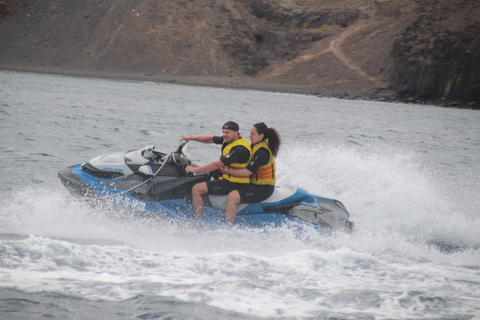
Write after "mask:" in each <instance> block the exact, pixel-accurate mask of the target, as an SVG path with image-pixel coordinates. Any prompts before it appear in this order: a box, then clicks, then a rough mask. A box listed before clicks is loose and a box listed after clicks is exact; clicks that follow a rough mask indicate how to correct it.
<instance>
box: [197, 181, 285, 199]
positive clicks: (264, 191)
mask: <svg viewBox="0 0 480 320" xmlns="http://www.w3.org/2000/svg"><path fill="white" fill-rule="evenodd" d="M206 184H207V189H208V194H213V195H217V196H225V195H227V194H229V193H230V192H232V191H233V190H237V191H238V193H239V194H240V203H253V202H260V201H263V200H265V199H267V198H268V197H270V196H271V195H272V193H273V191H275V186H272V185H256V184H250V183H235V182H230V181H228V180H212V181H208V182H206Z"/></svg>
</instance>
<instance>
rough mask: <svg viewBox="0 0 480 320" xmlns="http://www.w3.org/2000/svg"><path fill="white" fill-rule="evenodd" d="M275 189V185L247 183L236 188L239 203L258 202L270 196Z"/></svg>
mask: <svg viewBox="0 0 480 320" xmlns="http://www.w3.org/2000/svg"><path fill="white" fill-rule="evenodd" d="M273 191H275V186H272V185H268V184H267V185H258V184H247V185H245V186H244V187H243V188H241V189H239V190H238V193H239V194H240V203H253V202H260V201H263V200H265V199H267V198H268V197H270V196H271V195H272V194H273Z"/></svg>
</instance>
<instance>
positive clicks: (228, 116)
mask: <svg viewBox="0 0 480 320" xmlns="http://www.w3.org/2000/svg"><path fill="white" fill-rule="evenodd" d="M227 120H236V121H237V122H238V123H239V124H240V127H241V132H242V133H243V134H244V135H245V136H248V131H249V128H250V126H251V125H252V124H253V123H255V122H258V121H265V122H266V123H267V124H268V125H270V126H273V127H275V128H276V129H277V130H278V131H279V132H280V134H281V137H282V138H283V145H282V148H281V150H280V154H279V156H278V160H277V165H278V176H279V183H280V184H297V185H299V186H301V187H303V188H305V189H307V190H309V191H310V192H311V193H314V194H318V195H322V196H326V197H330V198H335V199H339V200H341V201H342V202H343V203H344V204H345V205H346V207H347V209H349V211H350V213H351V216H352V220H354V221H355V223H356V229H357V231H356V233H355V234H353V235H344V234H335V235H333V236H332V237H331V238H320V237H318V236H316V235H311V234H310V235H308V236H307V237H305V239H308V240H302V239H299V238H296V237H295V236H294V235H292V234H291V233H290V231H288V230H277V231H272V232H269V233H263V232H253V231H225V230H208V231H205V230H196V229H191V228H185V227H182V226H178V225H176V226H173V225H171V224H168V223H165V222H163V221H158V220H155V219H141V218H139V217H138V216H136V214H135V213H134V212H130V211H121V210H120V211H119V210H118V209H112V208H110V207H108V206H102V205H98V206H96V207H92V206H88V205H86V204H84V203H82V202H78V201H75V200H74V198H72V197H71V196H70V195H69V194H68V192H67V191H66V189H65V188H64V187H63V186H62V185H61V183H60V181H59V180H58V178H57V171H58V170H60V169H61V168H63V167H66V166H68V165H71V164H75V163H79V162H83V161H85V160H88V159H90V158H92V157H94V156H97V155H100V154H104V153H110V152H115V151H122V150H127V149H134V148H139V147H142V146H145V145H149V144H156V145H157V146H158V147H159V148H160V149H163V150H165V151H171V150H173V149H176V147H177V145H178V140H179V138H180V136H181V135H182V134H185V133H187V134H220V133H221V130H220V128H221V125H222V124H223V123H224V122H225V121H227ZM0 132H1V133H0V134H1V139H0V318H1V319H40V318H53V319H65V318H68V319H91V318H96V319H166V318H185V319H229V318H235V319H252V318H282V319H285V318H287V319H290V318H316V319H323V318H341V319H386V318H388V319H419V318H420V319H472V318H473V319H475V318H479V317H480V231H479V230H480V212H479V211H480V210H479V209H478V208H479V206H480V197H479V194H480V186H479V177H480V112H478V111H473V110H458V109H445V108H438V107H433V106H417V105H404V104H387V103H374V102H362V101H344V100H334V99H323V98H316V97H312V96H303V95H290V94H278V93H267V92H255V91H235V90H223V89H213V88H203V87H186V86H175V85H167V84H154V83H147V82H145V83H141V82H122V81H107V80H98V79H79V78H70V77H59V76H47V75H36V74H27V73H12V72H0ZM190 150H191V152H192V154H193V155H194V158H195V159H194V160H195V161H196V162H198V163H201V164H202V163H206V162H209V161H212V160H213V159H216V158H217V157H218V155H219V149H218V147H216V146H212V145H203V144H200V143H197V144H195V143H194V142H193V143H190Z"/></svg>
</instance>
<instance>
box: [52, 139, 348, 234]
mask: <svg viewBox="0 0 480 320" xmlns="http://www.w3.org/2000/svg"><path fill="white" fill-rule="evenodd" d="M190 158H191V157H190V155H189V152H188V144H187V143H185V142H183V143H182V144H181V145H180V146H179V147H178V149H177V150H175V151H172V152H170V153H163V152H160V151H158V150H157V149H156V147H155V146H153V145H150V146H147V147H144V148H142V149H138V150H132V151H126V152H118V153H112V154H106V155H102V156H99V157H95V158H93V159H91V160H89V161H87V162H84V163H81V164H76V165H73V166H70V167H67V168H65V169H62V170H60V171H59V173H58V175H59V177H60V180H61V181H62V183H63V184H64V185H65V187H67V189H69V190H70V191H71V192H72V193H74V194H76V195H79V196H82V197H86V198H87V199H96V200H104V201H108V202H112V203H115V204H117V205H121V206H124V207H127V208H131V209H134V210H137V211H142V212H145V213H148V214H152V215H155V216H158V217H161V218H168V219H174V220H178V221H184V222H189V223H194V224H200V225H210V226H216V227H222V228H223V227H225V224H224V221H225V207H226V197H227V196H214V195H208V196H206V197H205V205H206V206H205V208H204V215H203V220H195V219H194V214H193V208H192V203H191V189H192V187H193V185H195V184H196V183H198V182H204V181H209V180H211V179H212V176H213V173H209V172H206V173H196V174H191V173H189V174H187V173H186V172H185V167H186V166H188V165H194V163H192V161H191V160H190ZM349 218H350V215H349V213H348V211H347V210H346V209H345V207H344V206H343V204H342V203H341V202H340V201H338V200H334V199H329V198H324V197H320V196H316V195H312V194H309V193H308V192H307V191H306V190H304V189H302V188H300V187H296V186H292V185H283V186H276V188H275V191H274V193H273V194H272V196H270V197H269V198H268V199H266V200H264V201H262V202H259V203H250V204H239V205H237V217H236V219H235V222H234V225H233V227H237V228H240V227H241V228H267V227H283V226H297V227H298V226H301V227H311V228H314V229H316V230H317V231H321V232H322V233H323V232H328V231H332V230H339V229H341V230H345V231H347V232H350V231H351V230H352V227H353V222H351V221H350V220H349Z"/></svg>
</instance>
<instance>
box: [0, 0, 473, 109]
mask: <svg viewBox="0 0 480 320" xmlns="http://www.w3.org/2000/svg"><path fill="white" fill-rule="evenodd" d="M479 26H480V3H479V2H478V1H476V0H452V1H450V0H420V1H413V0H377V1H374V0H344V1H339V0H321V1H313V0H277V1H273V0H242V1H240V0H216V1H213V0H211V1H209V0H197V1H196V0H169V1H166V0H138V1H127V0H115V1H113V0H95V1H94V0H85V1H81V2H80V1H67V0H36V1H32V0H5V1H0V68H6V69H16V70H27V71H42V72H52V73H65V74H78V75H90V76H95V75H99V76H100V75H103V76H106V77H124V78H136V79H148V80H150V81H177V82H178V83H202V84H212V85H215V84H217V85H224V86H236V87H244V88H259V89H267V90H280V91H290V92H305V93H316V94H321V95H330V96H338V97H345V98H355V97H358V98H372V99H383V100H399V99H400V100H405V101H413V102H429V103H443V104H450V105H455V106H460V107H472V108H480V97H479V79H478V77H479V75H480V70H479V66H480V56H479V52H480V50H479V49H480V44H479V34H480V28H479Z"/></svg>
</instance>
